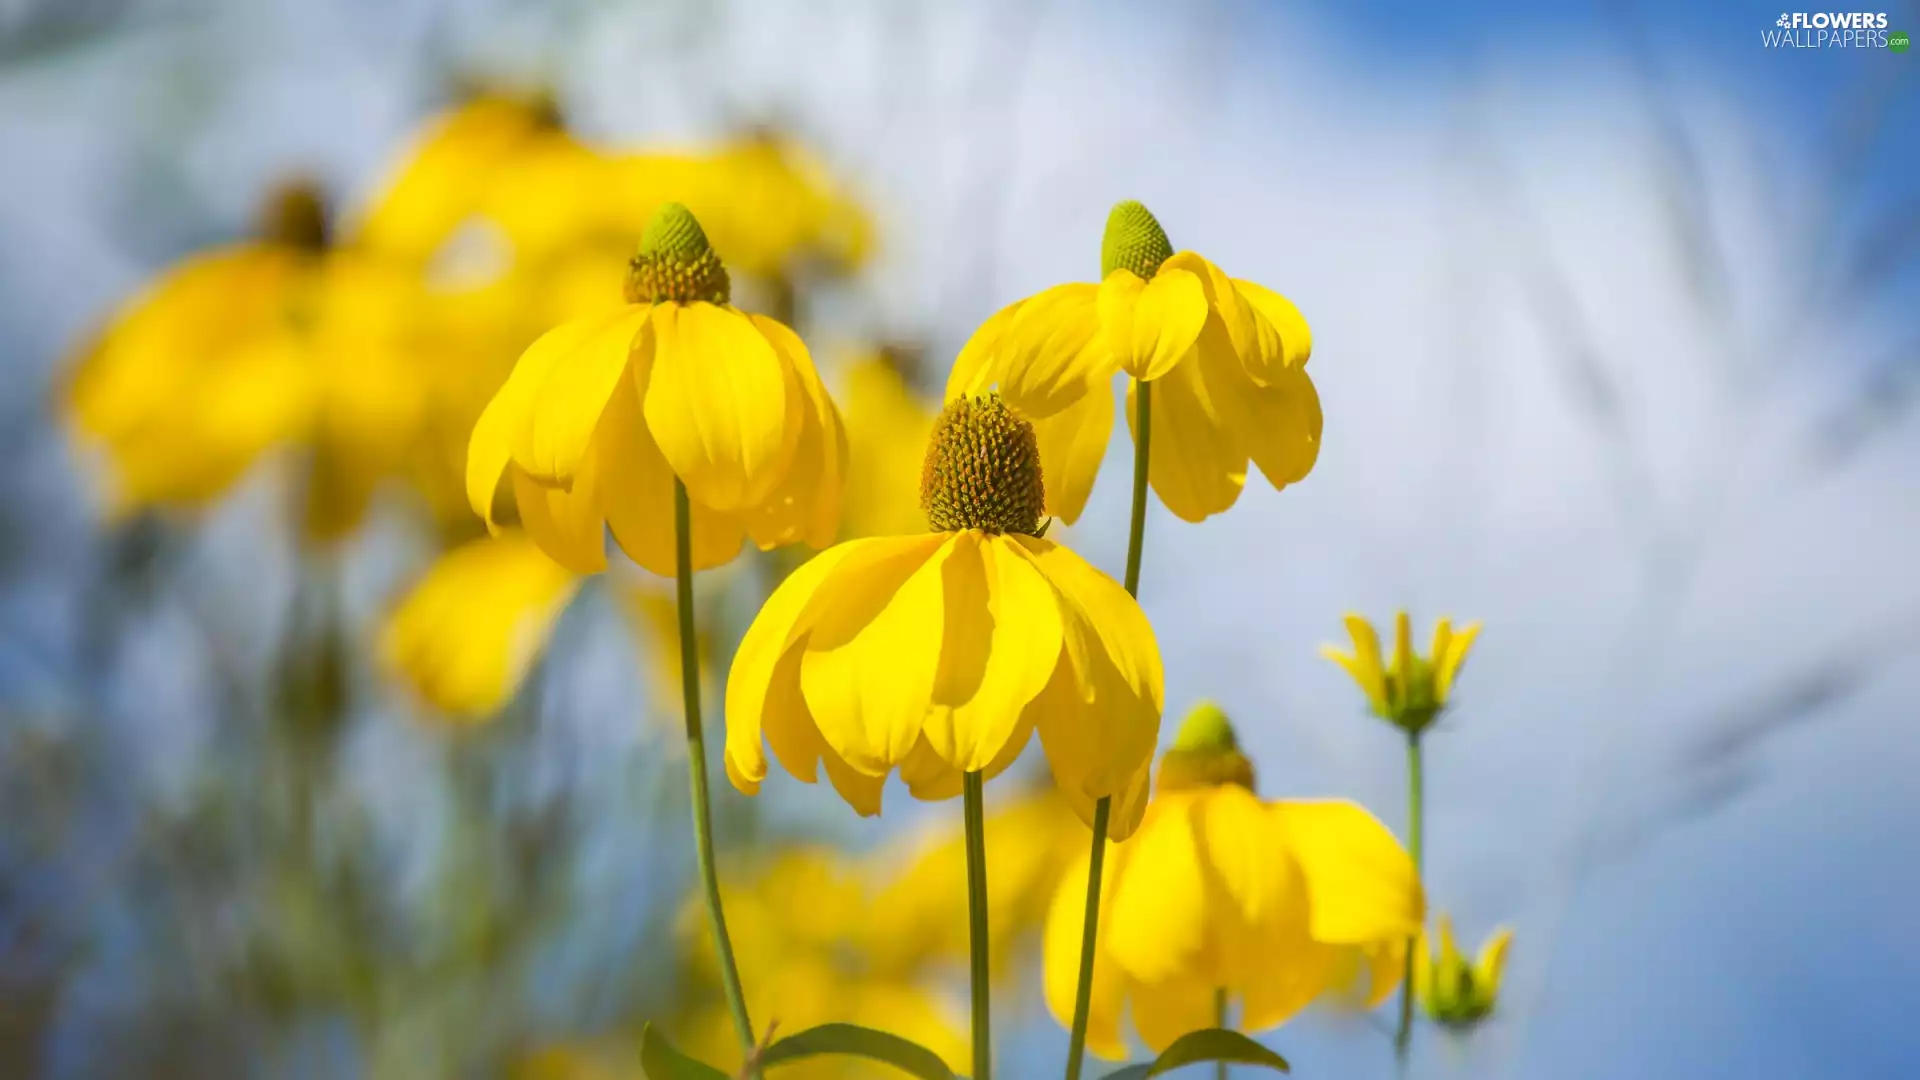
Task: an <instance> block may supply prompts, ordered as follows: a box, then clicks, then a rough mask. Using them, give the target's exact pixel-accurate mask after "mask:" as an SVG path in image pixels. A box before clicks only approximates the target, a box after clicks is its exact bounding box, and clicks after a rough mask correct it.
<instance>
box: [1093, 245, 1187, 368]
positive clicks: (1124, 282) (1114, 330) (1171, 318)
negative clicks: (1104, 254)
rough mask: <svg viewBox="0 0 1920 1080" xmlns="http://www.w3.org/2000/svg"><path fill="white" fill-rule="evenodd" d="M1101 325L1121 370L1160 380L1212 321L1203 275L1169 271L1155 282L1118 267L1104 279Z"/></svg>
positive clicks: (1175, 269) (1108, 346) (1101, 299)
mask: <svg viewBox="0 0 1920 1080" xmlns="http://www.w3.org/2000/svg"><path fill="white" fill-rule="evenodd" d="M1099 304H1100V327H1101V331H1102V333H1103V335H1104V336H1105V338H1106V340H1107V348H1108V349H1109V350H1110V351H1111V352H1112V355H1113V358H1114V360H1115V361H1117V362H1118V364H1119V366H1120V370H1122V371H1124V372H1126V373H1127V374H1129V375H1131V376H1133V377H1134V378H1136V379H1158V378H1160V377H1161V376H1163V375H1165V374H1167V373H1168V372H1169V371H1172V370H1173V369H1174V366H1175V365H1177V364H1179V363H1180V361H1182V360H1184V359H1186V356H1187V353H1188V351H1189V350H1191V349H1192V348H1193V343H1194V341H1195V340H1197V339H1198V338H1199V337H1200V328H1201V327H1202V326H1204V325H1206V322H1207V310H1208V308H1207V293H1206V289H1205V288H1204V287H1203V286H1202V285H1201V284H1200V279H1199V278H1197V277H1195V276H1194V275H1193V274H1192V273H1191V272H1189V271H1186V270H1181V269H1177V268H1174V269H1165V268H1163V269H1162V270H1161V271H1160V272H1159V273H1157V274H1155V275H1154V276H1153V280H1152V281H1141V280H1140V277H1139V275H1137V274H1135V273H1134V272H1133V271H1131V270H1115V271H1114V272H1113V273H1111V274H1108V275H1107V279H1106V280H1105V281H1103V282H1101V283H1100V298H1099Z"/></svg>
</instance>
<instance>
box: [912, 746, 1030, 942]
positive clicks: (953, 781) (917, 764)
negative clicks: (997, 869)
mask: <svg viewBox="0 0 1920 1080" xmlns="http://www.w3.org/2000/svg"><path fill="white" fill-rule="evenodd" d="M1032 738H1033V722H1032V720H1031V718H1030V716H1029V714H1027V713H1022V714H1021V718H1020V720H1018V721H1017V722H1016V723H1015V724H1014V728H1013V734H1012V735H1010V736H1009V737H1008V738H1007V740H1006V742H1005V743H1004V744H1003V745H1002V746H1001V747H1000V753H999V754H997V755H996V756H995V757H994V759H993V760H992V761H990V762H988V763H987V766H986V768H985V769H984V770H983V771H982V776H983V777H984V778H985V779H987V780H992V779H993V778H994V777H996V776H999V775H1000V774H1001V773H1003V772H1005V771H1007V767H1008V766H1010V765H1012V764H1013V763H1014V762H1015V761H1016V760H1018V759H1019V757H1020V753H1021V751H1023V750H1025V749H1026V748H1027V742H1028V741H1029V740H1030V739H1032ZM900 779H901V780H903V781H905V782H906V785H907V790H908V792H910V793H911V794H912V795H913V797H914V798H916V799H920V800H922V801H924V802H940V801H942V800H945V799H952V798H957V797H959V795H960V793H961V791H962V790H963V788H964V785H965V782H966V774H965V773H963V772H962V771H961V770H959V769H956V768H954V767H953V765H952V764H951V763H949V762H948V761H947V759H946V758H944V757H941V756H940V753H939V752H938V751H937V750H935V749H934V748H933V744H932V743H931V742H929V741H928V740H927V735H926V732H924V731H922V732H921V734H920V741H919V742H917V743H915V744H913V750H912V751H910V752H909V753H908V754H907V759H906V760H905V761H903V762H901V763H900ZM989 850H990V851H991V849H989ZM989 857H990V858H991V855H989ZM988 880H989V882H991V881H992V875H991V874H990V875H989V876H988ZM996 932H997V931H996Z"/></svg>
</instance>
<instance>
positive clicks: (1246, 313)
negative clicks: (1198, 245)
mask: <svg viewBox="0 0 1920 1080" xmlns="http://www.w3.org/2000/svg"><path fill="white" fill-rule="evenodd" d="M1173 268H1178V269H1182V270H1188V271H1191V272H1192V273H1193V275H1194V276H1195V277H1197V278H1199V279H1200V283H1201V285H1202V286H1203V287H1204V288H1205V289H1206V294H1207V305H1208V306H1209V307H1210V308H1212V310H1213V315H1214V317H1215V318H1217V319H1219V320H1220V323H1221V327H1222V329H1224V330H1225V331H1226V333H1227V340H1228V341H1229V342H1230V343H1231V344H1230V350H1231V354H1232V358H1233V362H1234V364H1235V366H1237V367H1239V368H1240V370H1241V372H1242V374H1244V375H1245V376H1246V378H1247V380H1248V381H1250V382H1252V383H1253V384H1254V385H1255V386H1265V385H1267V384H1268V383H1269V382H1270V381H1271V380H1272V377H1273V373H1274V372H1276V371H1279V370H1280V369H1281V368H1282V367H1284V366H1285V364H1286V357H1285V350H1284V347H1283V346H1282V343H1281V340H1280V332H1279V330H1278V329H1276V328H1275V327H1274V325H1273V324H1272V323H1271V322H1270V321H1268V320H1267V318H1266V317H1265V316H1264V315H1262V314H1261V313H1260V311H1259V310H1258V309H1256V308H1255V307H1254V306H1253V304H1251V303H1250V302H1248V301H1247V299H1246V298H1245V297H1243V296H1241V294H1240V291H1239V290H1238V289H1236V288H1235V287H1234V282H1233V279H1232V278H1229V277H1228V276H1227V275H1226V272H1225V271H1223V270H1221V269H1220V268H1219V267H1218V266H1215V265H1214V264H1213V263H1211V262H1209V261H1208V260H1206V259H1205V258H1202V257H1201V256H1200V255H1198V254H1196V253H1194V252H1191V251H1179V252H1175V253H1174V254H1173V256H1172V257H1171V258H1169V259H1168V260H1167V261H1166V262H1165V263H1163V264H1162V269H1163V270H1164V269H1173Z"/></svg>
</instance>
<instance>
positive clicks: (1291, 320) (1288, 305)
mask: <svg viewBox="0 0 1920 1080" xmlns="http://www.w3.org/2000/svg"><path fill="white" fill-rule="evenodd" d="M1233 285H1234V288H1235V289H1237V290H1239V292H1240V295H1241V296H1242V297H1243V298H1245V300H1246V301H1247V303H1248V304H1250V305H1251V306H1252V307H1253V309H1254V310H1255V311H1257V312H1259V313H1260V315H1261V316H1262V317H1264V318H1265V319H1266V321H1267V322H1268V324H1270V325H1271V326H1272V327H1273V328H1274V329H1275V330H1276V331H1278V332H1279V334H1280V345H1281V353H1282V356H1283V358H1284V359H1285V361H1286V365H1287V366H1288V367H1292V368H1301V367H1305V366H1306V365H1307V360H1308V359H1309V358H1310V357H1312V356H1313V331H1312V330H1311V329H1310V328H1308V326H1307V320H1306V318H1305V317H1304V316H1302V315H1301V314H1300V309H1299V308H1297V307H1294V306H1293V301H1291V300H1289V299H1287V298H1286V297H1284V296H1281V295H1280V294H1279V293H1277V292H1274V291H1273V290H1272V289H1269V288H1267V287H1266V286H1265V285H1257V284H1255V283H1253V282H1251V281H1243V280H1241V279H1240V278H1234V279H1233Z"/></svg>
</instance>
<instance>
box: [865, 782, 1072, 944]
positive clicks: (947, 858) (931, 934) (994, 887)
mask: <svg viewBox="0 0 1920 1080" xmlns="http://www.w3.org/2000/svg"><path fill="white" fill-rule="evenodd" d="M986 834H987V913H988V917H987V928H988V933H989V934H990V935H991V936H990V939H989V943H988V944H989V950H990V952H991V954H992V968H993V971H994V974H995V976H996V978H1000V977H1005V976H1008V975H1010V974H1011V973H1012V972H1013V970H1014V967H1015V965H1014V961H1015V960H1016V958H1017V956H1018V955H1019V950H1020V947H1021V946H1022V945H1024V944H1025V943H1026V941H1027V937H1028V935H1029V934H1031V933H1032V932H1034V931H1036V930H1038V929H1039V928H1040V926H1041V924H1042V923H1044V922H1045V921H1046V917H1047V909H1048V908H1049V907H1050V906H1051V905H1052V903H1053V894H1054V891H1055V890H1056V889H1057V888H1058V886H1059V884H1060V876H1061V874H1063V873H1064V872H1065V871H1066V869H1067V868H1068V867H1069V866H1071V865H1073V860H1074V859H1075V858H1076V857H1079V856H1084V855H1085V854H1086V850H1087V828H1086V826H1085V825H1084V824H1082V823H1081V821H1080V819H1079V818H1078V817H1076V816H1075V815H1074V813H1073V810H1072V808H1071V807H1070V806H1069V805H1068V804H1067V801H1066V800H1065V799H1063V798H1062V797H1061V796H1060V793H1059V792H1058V791H1057V790H1055V789H1054V788H1053V787H1052V786H1051V785H1049V786H1047V787H1045V788H1040V789H1036V790H1034V791H1030V792H1026V793H1023V794H1020V795H1017V796H1015V797H1014V798H1012V799H1009V800H1007V801H1005V802H1003V803H1000V804H998V805H996V806H993V807H991V808H990V809H989V812H988V813H987V815H986ZM964 843H965V837H964V836H963V834H962V830H961V828H960V826H959V824H958V823H957V822H944V821H943V822H940V823H938V825H937V826H936V827H934V828H932V829H931V830H929V831H928V832H926V833H923V834H921V835H918V836H915V837H912V838H910V839H908V840H907V841H906V842H905V843H904V844H902V845H898V846H894V847H889V848H885V849H882V850H881V851H880V852H879V853H877V854H876V855H875V856H874V857H873V858H872V860H871V865H872V867H873V870H874V872H875V874H876V876H877V877H878V878H879V880H880V885H879V891H878V892H877V894H876V896H875V900H874V905H873V911H872V912H871V913H870V914H869V915H868V917H867V918H866V919H865V920H864V926H863V927H862V928H861V935H862V938H863V940H866V941H868V942H870V943H871V944H870V946H869V947H870V948H871V949H872V951H873V952H874V954H875V955H877V956H882V957H887V958H889V960H890V963H892V964H893V965H895V966H900V967H907V966H913V965H918V964H927V963H938V962H960V961H964V960H965V959H966V958H967V955H968V954H967V946H968V941H967V899H966V882H967V866H966V851H965V848H964Z"/></svg>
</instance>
